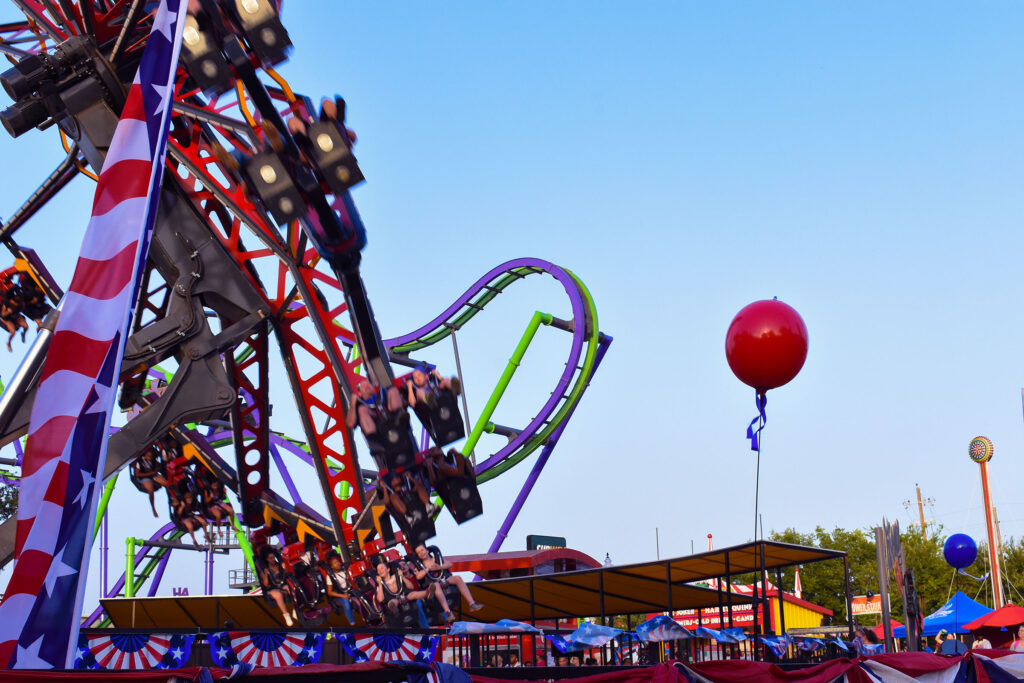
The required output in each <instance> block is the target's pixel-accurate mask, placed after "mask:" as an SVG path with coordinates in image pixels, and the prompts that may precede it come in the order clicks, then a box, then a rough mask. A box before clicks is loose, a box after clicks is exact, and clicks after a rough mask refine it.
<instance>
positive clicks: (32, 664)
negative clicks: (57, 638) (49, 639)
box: [18, 635, 51, 669]
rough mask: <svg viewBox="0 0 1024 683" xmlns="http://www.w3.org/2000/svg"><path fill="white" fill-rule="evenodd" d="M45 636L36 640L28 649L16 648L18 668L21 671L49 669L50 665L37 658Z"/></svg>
mask: <svg viewBox="0 0 1024 683" xmlns="http://www.w3.org/2000/svg"><path fill="white" fill-rule="evenodd" d="M45 637H46V636H45V635H42V636H39V637H38V638H36V640H35V642H34V643H32V644H31V645H29V646H28V647H22V646H21V645H19V646H18V666H19V667H20V668H22V669H49V668H51V666H50V663H49V662H48V661H46V660H45V659H43V658H42V657H40V656H39V650H40V649H41V648H42V647H43V638H45Z"/></svg>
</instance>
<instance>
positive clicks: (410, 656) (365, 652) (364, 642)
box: [335, 633, 441, 662]
mask: <svg viewBox="0 0 1024 683" xmlns="http://www.w3.org/2000/svg"><path fill="white" fill-rule="evenodd" d="M335 637H336V638H338V640H340V641H341V646H342V647H343V648H345V652H347V653H348V655H349V656H350V657H351V658H352V659H354V660H355V661H357V662H366V661H370V662H399V661H406V662H432V661H434V658H435V657H436V656H437V645H438V643H439V642H440V641H441V637H440V636H430V635H422V636H421V635H412V636H404V635H399V634H398V633H374V634H372V635H371V634H366V635H359V634H352V633H346V634H344V635H336V636H335Z"/></svg>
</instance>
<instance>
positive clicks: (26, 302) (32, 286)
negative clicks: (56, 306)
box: [19, 273, 53, 331]
mask: <svg viewBox="0 0 1024 683" xmlns="http://www.w3.org/2000/svg"><path fill="white" fill-rule="evenodd" d="M19 280H20V281H21V293H22V301H23V306H24V314H25V316H26V317H27V318H29V319H30V320H32V322H34V323H35V324H36V330H37V331H38V330H40V329H42V327H43V318H45V317H46V314H47V313H49V312H50V311H51V310H53V306H51V305H50V304H48V303H47V302H46V294H45V293H43V290H42V288H41V287H40V286H39V285H38V284H37V283H36V281H35V280H34V279H32V276H31V275H29V274H28V273H22V274H21V277H20V278H19ZM26 327H27V325H26Z"/></svg>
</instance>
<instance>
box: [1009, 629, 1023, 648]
mask: <svg viewBox="0 0 1024 683" xmlns="http://www.w3.org/2000/svg"><path fill="white" fill-rule="evenodd" d="M1010 649H1011V650H1014V651H1015V652H1024V624H1021V625H1020V626H1018V627H1017V637H1016V638H1014V639H1013V644H1012V645H1011V646H1010Z"/></svg>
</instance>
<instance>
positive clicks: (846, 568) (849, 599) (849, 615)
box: [843, 553, 853, 640]
mask: <svg viewBox="0 0 1024 683" xmlns="http://www.w3.org/2000/svg"><path fill="white" fill-rule="evenodd" d="M843 584H844V586H843V587H844V589H845V591H846V621H847V626H848V629H847V633H846V635H847V638H849V639H850V640H853V593H852V592H851V591H850V557H849V556H848V555H846V554H845V553H844V554H843Z"/></svg>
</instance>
